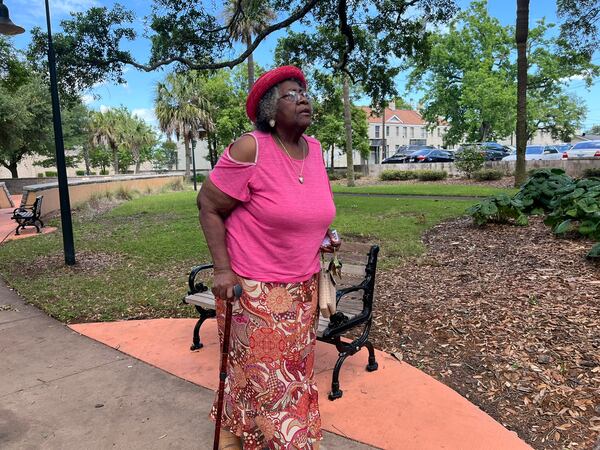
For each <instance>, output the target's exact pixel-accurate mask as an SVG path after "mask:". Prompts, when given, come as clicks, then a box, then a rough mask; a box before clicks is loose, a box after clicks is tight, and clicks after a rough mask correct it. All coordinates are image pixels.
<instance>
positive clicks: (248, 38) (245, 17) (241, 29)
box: [225, 0, 276, 91]
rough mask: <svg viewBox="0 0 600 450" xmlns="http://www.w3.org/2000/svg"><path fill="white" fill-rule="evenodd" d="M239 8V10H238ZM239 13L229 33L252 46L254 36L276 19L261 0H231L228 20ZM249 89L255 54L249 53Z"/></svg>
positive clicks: (252, 79)
mask: <svg viewBox="0 0 600 450" xmlns="http://www.w3.org/2000/svg"><path fill="white" fill-rule="evenodd" d="M238 8H239V11H238ZM236 12H237V13H238V18H237V20H235V21H234V22H233V23H232V24H231V26H230V27H229V35H230V36H231V37H232V38H233V39H235V40H236V41H241V42H242V43H244V44H246V47H250V45H251V44H252V36H254V35H256V34H258V33H260V32H262V31H263V30H264V29H265V28H267V26H268V25H269V22H270V21H272V20H273V19H275V17H276V16H275V13H274V12H273V11H272V10H270V9H268V8H265V7H264V2H263V1H261V0H229V3H228V4H227V6H226V9H225V15H226V18H227V20H231V19H232V18H233V16H234V15H235V14H236ZM247 62H248V91H250V89H251V88H252V85H253V84H254V56H253V55H252V53H250V54H249V55H248V60H247Z"/></svg>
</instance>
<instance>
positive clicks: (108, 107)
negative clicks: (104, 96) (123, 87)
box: [100, 105, 110, 114]
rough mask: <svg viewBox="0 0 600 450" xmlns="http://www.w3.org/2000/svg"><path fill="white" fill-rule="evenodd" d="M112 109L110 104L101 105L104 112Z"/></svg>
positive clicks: (101, 110)
mask: <svg viewBox="0 0 600 450" xmlns="http://www.w3.org/2000/svg"><path fill="white" fill-rule="evenodd" d="M109 109H110V106H106V105H100V112H101V113H102V114H104V113H105V112H106V111H108V110H109Z"/></svg>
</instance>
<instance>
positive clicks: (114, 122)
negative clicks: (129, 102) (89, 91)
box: [90, 108, 129, 174]
mask: <svg viewBox="0 0 600 450" xmlns="http://www.w3.org/2000/svg"><path fill="white" fill-rule="evenodd" d="M128 115H129V114H128V113H126V112H125V110H124V109H123V108H120V109H109V110H108V111H105V112H94V113H93V114H92V117H91V120H90V134H91V139H90V142H91V144H92V145H93V146H94V147H98V146H104V147H105V148H107V149H110V151H111V154H112V165H113V171H114V173H115V174H118V173H119V146H120V145H121V144H122V143H123V122H125V121H126V120H127V116H128Z"/></svg>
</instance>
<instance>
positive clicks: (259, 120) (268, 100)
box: [256, 84, 279, 133]
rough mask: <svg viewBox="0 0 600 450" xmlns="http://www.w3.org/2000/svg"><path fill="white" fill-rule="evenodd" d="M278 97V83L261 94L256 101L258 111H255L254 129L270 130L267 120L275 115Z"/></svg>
mask: <svg viewBox="0 0 600 450" xmlns="http://www.w3.org/2000/svg"><path fill="white" fill-rule="evenodd" d="M278 97H279V84H276V85H275V86H273V87H272V88H271V89H269V90H268V91H267V92H266V93H265V95H263V96H262V98H261V99H260V102H258V108H257V109H258V111H257V112H256V129H257V130H259V131H264V132H267V133H268V132H270V131H271V125H269V120H271V119H275V116H277V100H278Z"/></svg>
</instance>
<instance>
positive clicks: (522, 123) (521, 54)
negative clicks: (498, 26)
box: [515, 0, 529, 187]
mask: <svg viewBox="0 0 600 450" xmlns="http://www.w3.org/2000/svg"><path fill="white" fill-rule="evenodd" d="M528 35H529V0H517V27H516V31H515V41H516V44H517V127H516V135H517V162H516V166H515V186H516V187H518V186H520V185H521V184H522V183H523V182H524V181H525V178H526V176H527V174H526V172H525V171H526V168H527V167H526V165H527V163H526V162H525V150H526V147H527V69H528V64H527V37H528Z"/></svg>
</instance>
